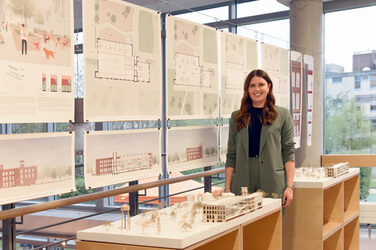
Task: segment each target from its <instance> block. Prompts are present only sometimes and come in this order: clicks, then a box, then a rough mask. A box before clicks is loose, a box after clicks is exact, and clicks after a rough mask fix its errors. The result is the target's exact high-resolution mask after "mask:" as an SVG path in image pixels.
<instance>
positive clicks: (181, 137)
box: [167, 126, 218, 172]
mask: <svg viewBox="0 0 376 250" xmlns="http://www.w3.org/2000/svg"><path fill="white" fill-rule="evenodd" d="M217 147H218V129H217V127H216V126H204V127H174V128H171V129H169V130H167V169H168V171H170V172H178V171H183V170H188V169H194V168H199V167H206V166H213V165H216V164H217V163H218V150H217Z"/></svg>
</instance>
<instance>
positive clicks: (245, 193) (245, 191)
mask: <svg viewBox="0 0 376 250" xmlns="http://www.w3.org/2000/svg"><path fill="white" fill-rule="evenodd" d="M241 189H242V191H241V194H242V196H243V197H244V196H247V195H248V187H241Z"/></svg>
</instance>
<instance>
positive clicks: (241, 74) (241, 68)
mask: <svg viewBox="0 0 376 250" xmlns="http://www.w3.org/2000/svg"><path fill="white" fill-rule="evenodd" d="M220 41H221V43H220V44H221V74H222V75H221V82H222V83H221V84H222V102H221V116H222V117H225V118H229V117H230V116H231V113H232V112H233V111H235V110H237V109H239V108H240V102H241V99H242V97H243V92H244V90H243V86H244V80H245V78H246V77H247V75H248V74H249V72H251V71H252V70H254V69H258V52H257V42H256V41H255V40H252V39H249V38H246V37H243V36H239V35H236V34H233V33H229V32H221V33H220Z"/></svg>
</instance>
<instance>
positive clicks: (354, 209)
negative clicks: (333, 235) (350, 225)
mask: <svg viewBox="0 0 376 250" xmlns="http://www.w3.org/2000/svg"><path fill="white" fill-rule="evenodd" d="M359 183H360V180H359V176H358V175H357V176H354V177H352V178H350V179H348V180H346V181H345V182H344V202H343V205H344V219H343V221H344V224H347V222H348V221H350V220H352V218H353V217H354V216H357V215H358V214H359V195H360V193H359V192H360V185H359Z"/></svg>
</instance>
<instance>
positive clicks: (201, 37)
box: [166, 16, 218, 119]
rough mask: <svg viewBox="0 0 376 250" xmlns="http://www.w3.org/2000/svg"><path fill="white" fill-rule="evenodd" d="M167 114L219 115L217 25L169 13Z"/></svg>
mask: <svg viewBox="0 0 376 250" xmlns="http://www.w3.org/2000/svg"><path fill="white" fill-rule="evenodd" d="M166 32H167V34H166V64H167V116H168V117H169V118H171V119H188V118H216V117H218V49H217V48H218V38H217V31H216V30H215V29H214V28H211V27H208V26H204V25H201V24H197V23H193V22H190V21H186V20H184V19H180V18H176V17H173V16H167V17H166Z"/></svg>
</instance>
